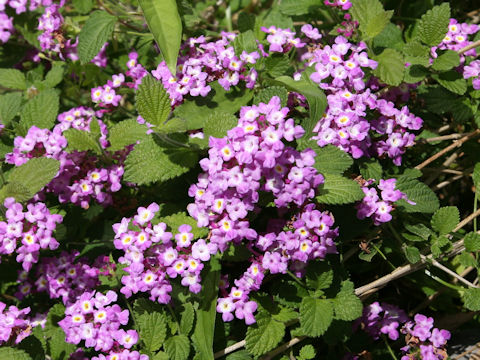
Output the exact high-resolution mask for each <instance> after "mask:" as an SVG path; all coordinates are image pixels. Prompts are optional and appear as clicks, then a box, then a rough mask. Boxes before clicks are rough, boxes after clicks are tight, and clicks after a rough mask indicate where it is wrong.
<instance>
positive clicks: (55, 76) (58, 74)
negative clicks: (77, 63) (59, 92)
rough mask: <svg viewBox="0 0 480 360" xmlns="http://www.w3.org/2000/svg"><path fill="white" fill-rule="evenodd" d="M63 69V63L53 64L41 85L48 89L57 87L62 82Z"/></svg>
mask: <svg viewBox="0 0 480 360" xmlns="http://www.w3.org/2000/svg"><path fill="white" fill-rule="evenodd" d="M64 69H65V65H64V64H63V63H61V62H55V63H53V66H52V68H51V69H50V71H49V72H48V73H47V75H46V76H45V80H44V81H43V83H44V84H45V85H47V87H50V88H53V87H55V86H57V85H58V84H60V83H61V82H62V80H63V71H64Z"/></svg>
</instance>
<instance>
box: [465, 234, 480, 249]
mask: <svg viewBox="0 0 480 360" xmlns="http://www.w3.org/2000/svg"><path fill="white" fill-rule="evenodd" d="M463 243H464V244H465V250H467V251H469V252H474V251H480V234H478V233H475V232H470V233H468V234H467V235H465V238H464V239H463Z"/></svg>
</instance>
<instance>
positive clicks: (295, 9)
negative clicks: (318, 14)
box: [280, 0, 322, 16]
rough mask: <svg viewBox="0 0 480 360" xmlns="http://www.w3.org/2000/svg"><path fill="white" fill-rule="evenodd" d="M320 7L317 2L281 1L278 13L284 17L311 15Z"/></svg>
mask: <svg viewBox="0 0 480 360" xmlns="http://www.w3.org/2000/svg"><path fill="white" fill-rule="evenodd" d="M321 6H322V2H321V1H319V0H282V2H281V3H280V11H281V12H282V13H283V14H285V15H290V16H298V15H305V14H308V13H313V12H314V11H315V10H317V9H318V8H320V7H321Z"/></svg>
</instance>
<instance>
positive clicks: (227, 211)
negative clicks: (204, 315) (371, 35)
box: [187, 97, 337, 323]
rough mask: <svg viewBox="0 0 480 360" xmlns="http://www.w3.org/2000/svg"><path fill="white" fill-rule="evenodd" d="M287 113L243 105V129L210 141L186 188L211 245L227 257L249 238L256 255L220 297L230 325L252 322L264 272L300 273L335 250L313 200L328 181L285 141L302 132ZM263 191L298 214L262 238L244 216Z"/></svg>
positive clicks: (309, 155)
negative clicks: (195, 176)
mask: <svg viewBox="0 0 480 360" xmlns="http://www.w3.org/2000/svg"><path fill="white" fill-rule="evenodd" d="M287 114H288V108H282V107H281V106H280V99H279V98H278V97H273V98H272V99H271V100H270V102H269V103H268V104H264V103H260V104H259V105H258V106H257V105H254V106H245V107H243V108H242V109H241V110H240V119H239V122H238V126H237V127H235V128H233V129H231V130H229V131H228V134H227V137H224V138H222V139H217V138H213V137H211V138H210V139H209V146H210V150H209V157H208V158H205V159H203V160H201V161H200V165H201V167H202V169H203V170H204V171H205V173H204V174H200V176H199V178H198V183H197V184H194V185H192V186H191V187H190V189H189V195H190V196H191V197H193V198H195V202H194V203H192V204H189V205H188V207H187V210H188V212H189V213H190V215H191V216H192V217H193V218H195V219H196V220H197V224H198V226H208V228H209V229H210V230H211V236H210V243H211V244H215V245H216V246H217V247H218V249H219V250H220V251H222V252H223V251H225V250H226V249H227V248H228V246H229V245H230V244H233V245H234V246H235V245H238V244H240V243H241V242H242V241H243V240H244V239H246V240H248V242H247V243H248V244H249V245H248V246H249V248H250V250H251V251H252V254H253V257H252V259H251V261H252V265H251V266H250V267H249V269H248V270H247V271H246V272H245V274H244V275H243V277H242V278H240V279H238V280H236V281H235V285H236V286H235V287H233V288H232V290H231V292H230V294H228V293H225V295H226V296H225V297H224V298H220V299H219V302H218V307H217V310H218V311H219V312H221V313H222V317H223V319H224V320H225V321H229V320H232V319H233V315H232V312H235V315H236V316H237V317H238V318H240V319H245V321H246V322H247V323H252V322H254V318H253V316H251V313H252V312H253V311H254V308H256V305H253V304H252V303H251V302H249V301H248V294H249V293H250V292H251V291H253V290H258V289H259V287H260V285H261V283H262V280H263V277H264V273H265V272H266V271H270V272H271V273H274V274H275V273H286V271H287V269H288V267H289V266H290V268H291V269H292V270H293V271H295V272H296V273H297V274H298V275H299V276H300V275H301V270H302V269H303V268H304V266H305V265H306V263H307V261H309V260H311V259H318V258H324V257H325V254H326V253H328V252H335V251H336V248H335V243H334V242H333V239H334V238H335V237H336V236H337V230H336V229H335V230H334V229H332V228H331V226H332V225H333V218H332V217H331V216H330V215H329V214H327V213H322V212H320V211H318V210H316V209H315V205H314V204H313V203H311V202H310V200H311V199H312V198H313V197H314V196H315V189H316V188H317V187H318V185H320V184H321V183H323V176H322V175H320V174H318V173H317V171H316V170H315V169H314V168H313V167H312V166H313V164H314V162H315V160H314V156H315V153H314V152H313V151H312V150H310V149H308V150H305V151H303V152H298V151H296V150H295V149H293V148H291V147H288V146H286V145H285V144H284V142H283V141H282V140H285V141H293V140H294V139H298V138H300V137H301V136H302V135H303V134H304V130H303V129H302V128H301V127H300V126H295V124H294V122H293V119H286V117H287ZM260 192H264V193H271V194H272V195H273V203H272V204H274V205H275V206H276V207H277V208H279V212H280V213H281V212H283V215H285V214H286V213H288V212H289V211H292V210H293V214H290V215H291V216H290V217H289V221H284V222H283V224H282V225H281V226H280V227H279V226H278V225H277V226H275V227H274V228H275V230H273V231H269V230H270V229H267V231H268V232H267V233H265V234H264V235H261V236H259V235H258V233H257V232H256V231H255V230H254V229H253V228H251V227H250V223H249V221H248V219H247V215H248V214H249V213H250V212H252V211H254V210H256V209H257V208H256V204H257V202H258V200H259V198H260ZM297 209H300V210H297ZM280 222H282V220H281V219H280ZM283 225H284V226H285V227H286V229H283V227H284V226H283ZM272 228H273V226H272ZM255 248H256V249H258V250H259V251H262V252H264V253H263V254H260V253H258V252H257V251H258V250H255ZM252 309H253V310H252Z"/></svg>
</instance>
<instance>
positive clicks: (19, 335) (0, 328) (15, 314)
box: [0, 301, 32, 346]
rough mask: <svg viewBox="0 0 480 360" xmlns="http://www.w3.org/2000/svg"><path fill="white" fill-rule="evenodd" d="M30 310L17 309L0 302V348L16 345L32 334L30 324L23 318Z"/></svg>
mask: <svg viewBox="0 0 480 360" xmlns="http://www.w3.org/2000/svg"><path fill="white" fill-rule="evenodd" d="M29 312H30V308H29V307H27V308H24V309H19V308H17V307H16V306H9V307H8V309H7V305H6V304H5V303H3V302H1V301H0V346H1V345H4V344H5V343H13V344H18V343H19V342H20V341H22V340H23V339H25V338H26V337H27V336H28V335H30V334H31V332H32V326H31V322H30V320H29V319H28V318H26V317H25V315H27V314H28V313H29Z"/></svg>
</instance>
